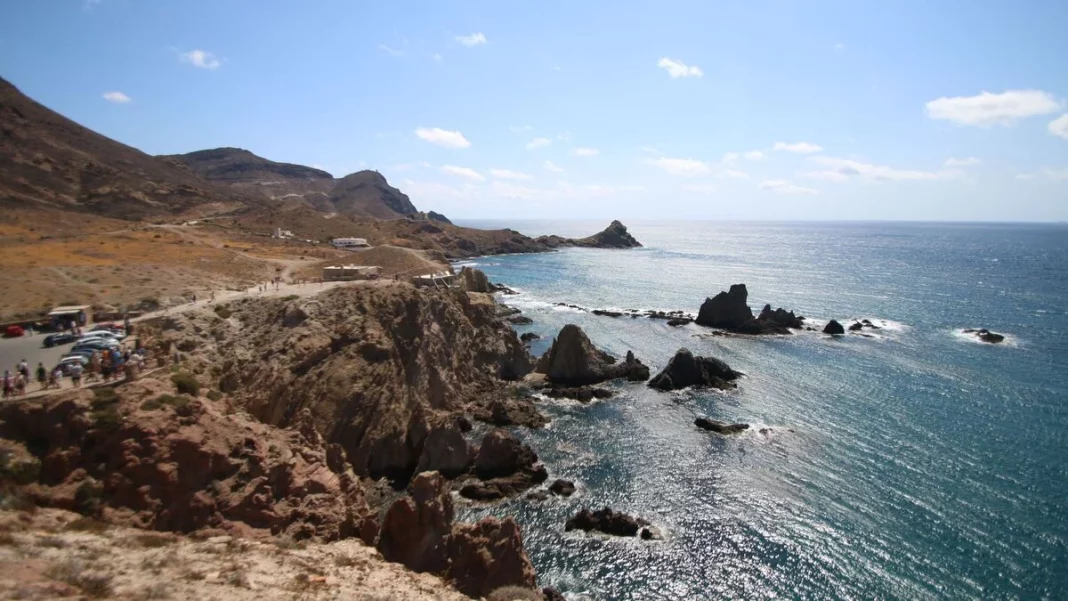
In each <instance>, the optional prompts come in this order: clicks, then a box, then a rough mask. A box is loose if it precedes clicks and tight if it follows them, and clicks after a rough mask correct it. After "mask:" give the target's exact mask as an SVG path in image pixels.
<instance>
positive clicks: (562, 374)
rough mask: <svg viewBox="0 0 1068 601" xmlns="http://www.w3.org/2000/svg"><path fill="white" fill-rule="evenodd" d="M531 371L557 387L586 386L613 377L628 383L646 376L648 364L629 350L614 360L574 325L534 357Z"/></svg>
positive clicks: (643, 378) (638, 380)
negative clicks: (544, 351)
mask: <svg viewBox="0 0 1068 601" xmlns="http://www.w3.org/2000/svg"><path fill="white" fill-rule="evenodd" d="M535 371H536V372H537V373H542V374H545V375H546V378H547V379H548V380H549V382H551V383H552V384H554V385H557V386H587V385H590V384H598V383H600V382H604V381H607V380H614V379H617V378H626V379H627V380H629V381H632V382H644V381H645V380H647V379H649V367H648V366H646V365H644V364H642V362H641V361H639V360H638V359H636V358H635V357H634V353H633V352H629V351H628V352H627V356H626V359H624V360H623V361H622V362H617V361H616V359H615V357H613V356H611V355H609V354H608V353H606V352H604V351H602V350H600V349H598V348H597V347H595V346H594V345H593V343H592V342H590V339H589V337H588V336H586V333H585V332H583V331H582V328H580V327H578V326H577V325H574V324H568V325H566V326H564V327H563V328H562V329H561V330H560V333H559V334H558V335H557V336H556V338H555V339H553V344H552V347H550V349H549V350H548V351H547V352H546V353H545V354H544V355H543V356H542V357H541V359H539V360H538V363H537V365H536V366H535Z"/></svg>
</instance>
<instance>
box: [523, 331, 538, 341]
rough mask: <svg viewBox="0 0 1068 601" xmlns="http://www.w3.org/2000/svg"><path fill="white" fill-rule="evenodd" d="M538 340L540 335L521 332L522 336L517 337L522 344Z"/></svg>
mask: <svg viewBox="0 0 1068 601" xmlns="http://www.w3.org/2000/svg"><path fill="white" fill-rule="evenodd" d="M540 338H541V335H539V334H535V333H534V332H523V334H522V335H521V336H520V337H519V340H521V341H523V342H531V341H532V340H538V339H540Z"/></svg>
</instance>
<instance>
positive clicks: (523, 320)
mask: <svg viewBox="0 0 1068 601" xmlns="http://www.w3.org/2000/svg"><path fill="white" fill-rule="evenodd" d="M504 320H505V321H507V322H508V323H510V324H513V325H517V326H525V325H530V324H532V323H534V320H533V319H531V318H529V317H527V316H526V315H512V316H511V317H506V318H505V319H504Z"/></svg>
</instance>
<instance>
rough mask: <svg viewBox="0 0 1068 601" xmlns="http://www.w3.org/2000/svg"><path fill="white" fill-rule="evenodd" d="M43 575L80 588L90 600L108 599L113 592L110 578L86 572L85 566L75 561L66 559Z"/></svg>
mask: <svg viewBox="0 0 1068 601" xmlns="http://www.w3.org/2000/svg"><path fill="white" fill-rule="evenodd" d="M45 575H46V576H48V577H49V578H51V579H53V580H58V581H60V582H64V583H66V584H69V585H71V586H73V587H76V588H80V589H81V590H82V592H83V593H85V595H86V596H87V597H90V598H92V599H102V598H104V597H110V596H111V593H112V592H113V587H112V584H111V581H112V580H113V577H112V576H110V575H108V574H93V573H91V572H87V571H86V569H85V564H84V563H82V562H81V561H78V560H75V559H68V560H66V561H63V562H60V563H56V564H53V565H51V566H49V568H48V569H47V570H45Z"/></svg>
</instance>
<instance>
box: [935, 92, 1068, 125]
mask: <svg viewBox="0 0 1068 601" xmlns="http://www.w3.org/2000/svg"><path fill="white" fill-rule="evenodd" d="M1060 107H1061V105H1060V103H1059V102H1057V101H1056V100H1055V99H1054V98H1053V95H1052V94H1050V93H1049V92H1043V91H1042V90H1008V91H1005V92H1002V93H1000V94H991V93H990V92H982V93H980V94H979V95H978V96H956V97H953V98H949V97H943V98H938V99H936V100H932V101H930V102H928V103H927V104H926V105H925V109H926V111H927V116H928V117H930V118H931V119H942V120H946V121H952V122H954V123H956V124H957V125H974V126H978V127H990V126H992V125H1004V126H1009V125H1012V124H1014V123H1015V122H1016V121H1019V120H1020V119H1023V118H1025V117H1034V116H1036V115H1048V114H1050V113H1053V112H1056V111H1057V109H1059V108H1060Z"/></svg>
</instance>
